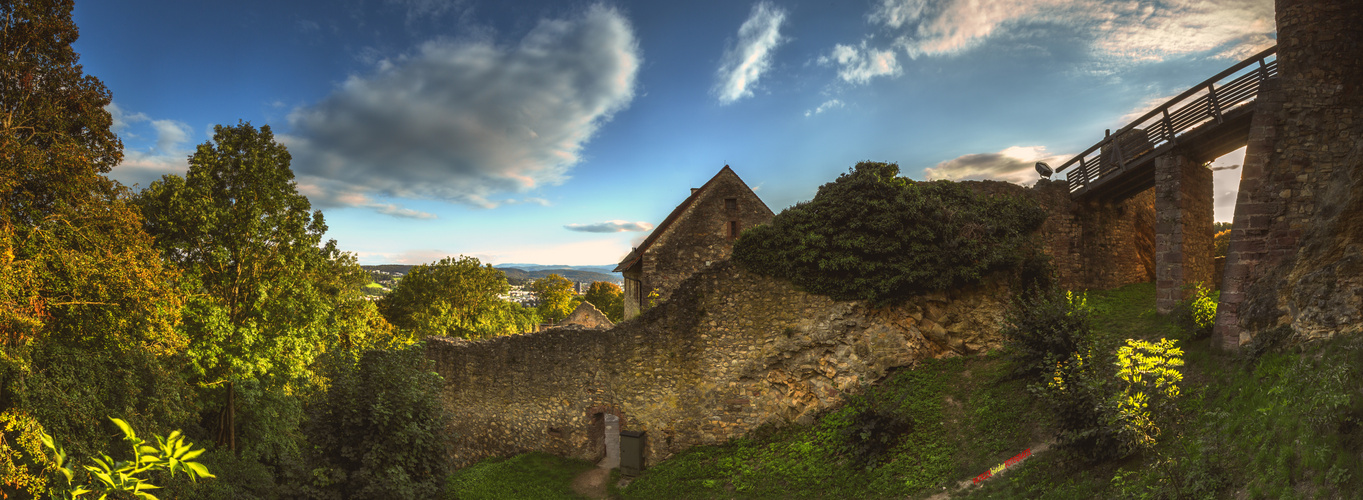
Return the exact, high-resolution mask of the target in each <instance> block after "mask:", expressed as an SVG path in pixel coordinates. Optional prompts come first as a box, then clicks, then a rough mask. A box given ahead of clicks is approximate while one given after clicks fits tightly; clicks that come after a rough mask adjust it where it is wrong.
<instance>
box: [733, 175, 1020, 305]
mask: <svg viewBox="0 0 1363 500" xmlns="http://www.w3.org/2000/svg"><path fill="white" fill-rule="evenodd" d="M898 174H899V166H898V165H895V164H893V163H889V164H887V163H874V162H861V163H858V164H857V165H856V167H854V168H853V169H851V170H850V171H849V172H848V173H845V174H842V175H840V176H839V177H838V178H837V180H835V181H833V182H830V183H827V184H824V185H823V186H820V187H819V192H818V194H817V195H815V196H814V199H813V200H810V201H808V202H805V203H799V204H797V205H795V206H793V207H790V208H787V209H786V210H784V211H782V212H781V213H780V214H779V215H777V216H776V217H775V218H773V219H772V221H771V223H770V224H764V225H761V226H757V227H755V228H752V229H750V230H748V231H745V232H744V233H743V235H742V236H740V237H739V239H738V241H736V242H735V243H734V253H733V259H734V261H735V262H737V263H738V264H740V265H742V266H744V267H745V268H747V269H749V270H751V271H754V272H757V273H762V274H766V275H769V276H775V277H780V278H786V279H790V280H792V281H793V282H794V283H795V284H796V285H799V286H800V287H802V288H804V289H805V290H808V291H810V292H813V293H818V294H823V295H828V296H830V297H833V298H835V299H838V300H867V301H871V302H872V303H875V304H877V305H880V304H887V303H892V302H896V301H899V300H903V299H905V298H907V297H909V296H912V295H915V294H920V293H926V292H930V291H935V290H945V289H950V288H954V287H959V286H965V285H972V284H978V283H980V282H981V280H982V279H983V278H984V277H985V275H987V274H989V273H992V272H995V271H1002V270H1009V269H1017V268H1019V267H1021V264H1022V263H1023V262H1024V261H1025V260H1026V259H1027V258H1029V256H1030V255H1031V254H1030V250H1029V249H1028V248H1027V244H1028V235H1030V234H1031V233H1032V232H1033V231H1035V230H1036V229H1037V228H1038V227H1040V226H1041V223H1042V222H1044V221H1045V220H1046V212H1045V211H1044V210H1042V209H1041V208H1040V207H1039V206H1037V205H1036V204H1035V203H1033V202H1029V201H1026V200H1023V199H1019V198H1005V197H983V196H977V195H975V194H974V193H973V192H971V190H970V189H969V188H967V187H965V186H963V185H961V184H959V183H955V182H948V181H938V182H914V181H912V180H909V179H906V178H903V177H898Z"/></svg>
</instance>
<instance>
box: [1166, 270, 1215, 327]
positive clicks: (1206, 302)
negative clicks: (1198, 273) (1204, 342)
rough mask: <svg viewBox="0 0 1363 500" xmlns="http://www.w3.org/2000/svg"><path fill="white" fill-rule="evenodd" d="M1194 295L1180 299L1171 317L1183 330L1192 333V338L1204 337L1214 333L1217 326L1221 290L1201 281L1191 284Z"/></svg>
mask: <svg viewBox="0 0 1363 500" xmlns="http://www.w3.org/2000/svg"><path fill="white" fill-rule="evenodd" d="M1189 287H1191V288H1192V292H1193V293H1192V296H1191V297H1189V298H1188V299H1187V300H1182V301H1179V303H1178V304H1176V305H1175V306H1174V310H1173V311H1171V312H1170V314H1169V315H1170V316H1171V318H1172V319H1173V320H1174V323H1175V324H1177V325H1178V326H1179V327H1180V328H1182V329H1183V330H1185V331H1187V332H1189V333H1191V334H1192V337H1191V339H1192V340H1198V339H1204V338H1207V337H1209V336H1211V334H1212V328H1213V327H1215V326H1216V301H1217V298H1218V297H1219V296H1220V293H1219V292H1212V291H1211V290H1208V289H1207V288H1206V287H1204V286H1202V284H1201V283H1198V284H1196V285H1189Z"/></svg>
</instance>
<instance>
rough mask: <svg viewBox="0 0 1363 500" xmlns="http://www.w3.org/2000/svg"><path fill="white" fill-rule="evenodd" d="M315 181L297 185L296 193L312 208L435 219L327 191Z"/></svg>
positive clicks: (353, 193) (341, 191)
mask: <svg viewBox="0 0 1363 500" xmlns="http://www.w3.org/2000/svg"><path fill="white" fill-rule="evenodd" d="M316 181H317V179H307V180H305V181H303V182H299V183H298V192H299V193H300V194H302V195H303V196H306V197H308V202H309V203H310V204H312V207H313V208H335V207H358V208H367V209H370V210H373V211H375V212H378V213H381V214H383V215H391V216H393V217H398V218H403V219H435V218H436V215H435V214H433V213H430V212H422V211H420V210H412V209H410V208H403V207H402V206H400V205H398V204H396V203H382V202H379V201H376V200H374V199H373V198H371V197H370V196H369V195H367V194H364V193H361V192H357V191H353V190H344V189H327V188H324V187H322V186H319V185H318V184H317V183H316Z"/></svg>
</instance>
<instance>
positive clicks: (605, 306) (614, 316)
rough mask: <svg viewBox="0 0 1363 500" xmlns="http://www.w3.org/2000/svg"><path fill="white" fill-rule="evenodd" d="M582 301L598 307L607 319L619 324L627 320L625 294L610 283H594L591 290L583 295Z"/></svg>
mask: <svg viewBox="0 0 1363 500" xmlns="http://www.w3.org/2000/svg"><path fill="white" fill-rule="evenodd" d="M582 300H585V301H587V302H590V303H591V304H592V305H593V306H596V308H597V309H598V310H600V311H601V313H602V314H605V315H606V318H608V319H610V320H611V321H613V322H616V323H619V322H620V321H621V320H623V319H625V292H624V290H621V289H620V287H619V286H617V285H616V284H615V283H611V282H609V281H595V282H592V286H591V288H588V289H587V293H585V294H583V295H582Z"/></svg>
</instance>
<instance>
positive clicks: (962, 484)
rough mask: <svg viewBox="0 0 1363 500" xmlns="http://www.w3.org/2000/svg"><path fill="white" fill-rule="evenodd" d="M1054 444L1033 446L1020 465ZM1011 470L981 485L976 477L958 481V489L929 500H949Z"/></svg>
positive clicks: (1004, 471)
mask: <svg viewBox="0 0 1363 500" xmlns="http://www.w3.org/2000/svg"><path fill="white" fill-rule="evenodd" d="M1054 444H1055V442H1054V441H1046V442H1044V443H1041V444H1038V445H1036V446H1033V447H1031V448H1029V449H1030V450H1031V451H1032V453H1031V455H1028V456H1027V458H1024V459H1022V460H1021V461H1019V462H1018V463H1022V462H1026V461H1027V460H1031V458H1032V456H1033V455H1036V454H1037V453H1041V452H1044V451H1046V450H1049V449H1051V446H1052V445H1054ZM1011 468H1012V467H1009V468H1007V469H1003V470H1001V471H999V472H998V473H996V474H993V475H990V476H989V477H988V478H985V479H983V480H981V481H980V482H979V483H976V482H975V478H974V477H971V478H968V479H963V480H961V481H958V482H957V483H956V487H955V488H954V489H951V490H948V491H943V492H941V493H938V494H936V495H933V496H930V497H928V500H947V499H949V498H951V495H954V494H958V493H961V492H964V491H966V490H968V489H970V488H973V487H975V486H976V484H983V483H986V482H989V480H991V479H994V478H996V477H998V476H1002V475H1004V474H1007V473H1008V469H1011Z"/></svg>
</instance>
